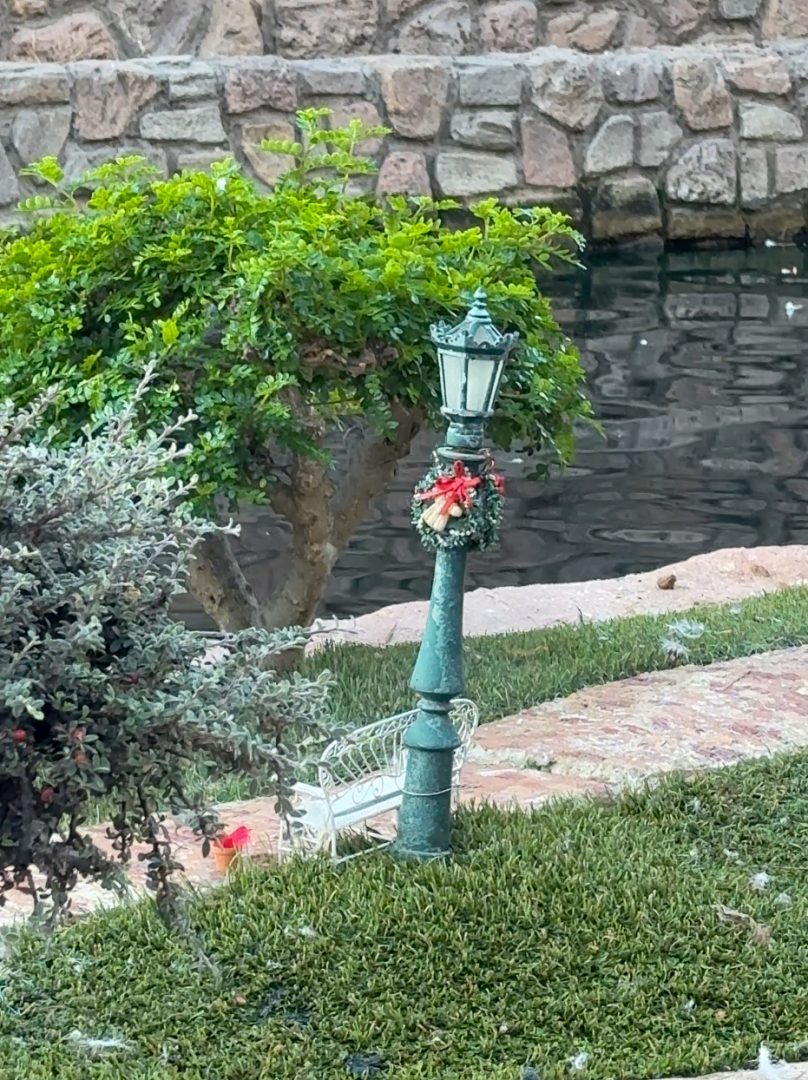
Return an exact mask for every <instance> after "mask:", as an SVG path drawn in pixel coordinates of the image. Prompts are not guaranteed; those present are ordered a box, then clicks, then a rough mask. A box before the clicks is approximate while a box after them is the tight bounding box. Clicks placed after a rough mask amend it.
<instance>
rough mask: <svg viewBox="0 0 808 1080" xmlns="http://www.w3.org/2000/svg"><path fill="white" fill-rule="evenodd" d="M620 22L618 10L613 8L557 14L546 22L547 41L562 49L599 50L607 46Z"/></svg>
mask: <svg viewBox="0 0 808 1080" xmlns="http://www.w3.org/2000/svg"><path fill="white" fill-rule="evenodd" d="M619 22H620V12H619V11H616V10H615V9H614V8H606V9H605V10H604V11H594V12H592V13H591V14H586V13H585V12H571V13H570V14H568V15H557V16H556V17H555V18H554V19H551V20H550V21H549V22H548V24H547V42H548V44H549V45H558V46H560V47H561V48H563V49H566V48H569V49H581V50H582V51H583V52H601V51H602V50H603V49H605V48H606V47H607V45H608V44H609V42H610V41H611V39H612V35H613V34H614V32H615V30H616V29H617V24H618V23H619Z"/></svg>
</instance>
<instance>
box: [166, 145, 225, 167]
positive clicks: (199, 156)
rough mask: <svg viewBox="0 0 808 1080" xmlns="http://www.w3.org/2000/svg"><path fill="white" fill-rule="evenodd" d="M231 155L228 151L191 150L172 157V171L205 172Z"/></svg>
mask: <svg viewBox="0 0 808 1080" xmlns="http://www.w3.org/2000/svg"><path fill="white" fill-rule="evenodd" d="M230 155H231V151H230V150H191V151H187V152H183V153H177V154H175V155H174V171H175V172H181V171H182V170H183V169H190V170H191V171H192V172H207V170H208V169H209V168H210V167H211V165H213V164H214V162H216V161H223V160H224V159H225V158H226V157H229V156H230Z"/></svg>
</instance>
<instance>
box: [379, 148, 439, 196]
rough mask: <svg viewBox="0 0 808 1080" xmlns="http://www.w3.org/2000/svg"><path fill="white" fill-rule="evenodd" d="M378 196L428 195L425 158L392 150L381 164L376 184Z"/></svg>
mask: <svg viewBox="0 0 808 1080" xmlns="http://www.w3.org/2000/svg"><path fill="white" fill-rule="evenodd" d="M376 192H377V194H379V195H430V194H431V193H432V185H431V184H430V182H429V173H428V172H427V167H426V158H425V157H424V155H423V154H419V153H417V152H415V151H411V150H394V151H393V152H392V153H390V154H388V155H387V157H386V158H385V159H384V161H383V162H382V167H381V169H380V170H379V179H378V182H377V184H376Z"/></svg>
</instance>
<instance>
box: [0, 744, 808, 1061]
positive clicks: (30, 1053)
mask: <svg viewBox="0 0 808 1080" xmlns="http://www.w3.org/2000/svg"><path fill="white" fill-rule="evenodd" d="M456 844H457V850H458V855H457V858H456V860H455V861H453V862H451V863H449V864H446V865H441V864H432V865H426V866H422V865H416V866H413V865H399V864H397V863H396V862H395V861H394V860H393V859H392V858H390V857H388V856H371V857H368V858H364V859H359V860H357V861H356V862H354V863H352V864H348V865H347V866H346V867H343V868H341V869H336V870H335V869H333V868H332V867H331V866H330V865H329V864H326V863H318V862H309V863H295V862H293V863H289V864H284V865H283V866H282V867H280V868H274V869H268V870H260V869H252V870H250V871H249V872H246V873H244V874H242V875H241V876H240V877H239V878H238V879H237V880H236V881H235V882H234V883H233V884H232V886H230V887H227V888H223V889H221V890H219V891H217V892H215V893H211V894H208V896H206V897H204V898H202V899H198V900H196V901H195V902H194V904H193V906H192V908H191V911H190V922H191V926H192V928H193V931H194V932H195V941H196V946H193V947H192V945H191V944H190V942H189V940H188V939H186V938H184V937H183V936H182V935H180V934H177V933H174V934H171V933H168V932H167V931H166V930H165V929H164V928H163V926H162V925H161V924H160V923H159V922H158V920H157V919H156V917H155V916H154V914H153V913H152V911H151V909H150V908H149V907H148V906H146V905H141V906H138V907H135V908H132V909H127V910H122V911H118V912H111V913H107V914H104V915H102V916H98V917H93V918H88V919H86V920H83V921H81V922H79V923H78V924H77V925H75V926H73V927H70V928H67V929H64V930H62V931H60V932H58V933H57V934H56V936H55V937H54V938H52V939H51V940H38V939H35V938H33V937H30V936H25V937H23V938H22V940H21V941H20V942H19V943H18V946H17V951H16V953H15V954H14V955H11V956H8V957H7V958H6V961H5V969H4V970H3V972H2V975H1V976H0V1076H2V1078H3V1080H102V1078H103V1080H180V1078H182V1080H331V1078H333V1080H337V1078H344V1077H346V1076H348V1075H349V1072H348V1070H347V1068H346V1061H350V1060H351V1059H352V1056H353V1055H378V1059H376V1063H377V1064H378V1065H379V1066H381V1067H384V1071H382V1072H379V1073H377V1075H379V1076H383V1077H386V1078H387V1080H427V1078H429V1080H432V1078H435V1080H437V1078H440V1080H519V1077H520V1075H521V1069H522V1067H523V1066H524V1065H528V1064H529V1065H531V1066H533V1067H534V1068H535V1069H536V1070H538V1072H539V1074H540V1075H541V1077H542V1078H543V1080H560V1078H561V1077H569V1076H570V1075H571V1073H570V1068H569V1065H568V1062H569V1059H571V1058H573V1057H575V1056H576V1055H578V1054H586V1055H588V1058H587V1059H586V1060H587V1064H586V1067H585V1069H584V1070H583V1071H581V1072H580V1073H578V1074H574V1075H578V1076H579V1077H580V1078H581V1080H606V1078H613V1077H614V1078H616V1077H620V1078H623V1077H625V1078H628V1077H632V1078H645V1077H649V1078H650V1077H657V1076H666V1075H667V1076H669V1075H673V1074H695V1073H698V1072H703V1071H708V1070H713V1069H720V1068H724V1067H733V1066H735V1067H737V1066H742V1065H744V1064H745V1063H748V1062H750V1061H751V1060H752V1059H753V1058H754V1057H755V1055H756V1053H757V1049H758V1046H759V1044H760V1043H761V1042H762V1041H766V1042H767V1043H768V1044H769V1045H770V1046H771V1047H772V1048H773V1050H774V1051H775V1052H777V1053H780V1054H784V1055H785V1056H787V1057H790V1058H791V1060H795V1059H797V1058H799V1056H800V1055H804V1054H805V1053H806V1049H807V1048H808V980H806V978H805V972H806V970H808V876H807V875H806V869H808V856H806V848H807V847H808V755H806V754H804V753H800V754H792V755H788V756H781V757H778V758H774V759H770V760H764V761H758V762H755V763H746V764H743V765H741V766H736V767H733V768H729V769H724V770H719V771H714V772H710V773H707V774H704V775H701V776H698V777H697V778H695V779H692V780H688V779H685V778H682V777H670V778H667V779H665V780H663V781H662V782H660V783H659V784H658V785H657V786H655V787H654V788H653V789H651V790H648V791H646V792H643V793H638V794H632V795H627V796H625V797H621V798H620V799H618V800H616V801H615V802H613V803H610V804H602V803H601V804H599V803H594V802H588V801H566V802H563V803H558V804H556V805H554V806H551V807H547V808H544V809H542V810H540V811H536V812H534V813H532V814H522V813H513V814H507V813H503V812H500V811H495V810H493V809H483V810H464V811H463V812H462V813H461V814H460V815H459V817H458V825H457V836H456ZM762 873H765V874H768V875H770V881H769V882H768V885H767V887H766V888H763V889H760V890H757V889H755V888H754V885H753V881H752V879H753V878H754V875H758V874H762ZM764 880H765V879H764ZM718 904H723V905H726V906H727V907H729V908H733V909H737V910H738V911H741V912H743V913H745V914H747V915H749V916H751V917H752V918H754V920H756V921H757V923H758V924H760V925H762V926H765V927H768V928H769V929H770V931H771V943H770V944H769V945H766V944H761V943H760V941H759V940H756V938H755V936H754V934H753V933H751V932H750V928H749V927H747V926H744V925H734V924H732V923H724V922H722V921H720V920H719V918H718V915H717V911H716V905H718ZM82 1038H89V1039H109V1038H112V1039H120V1040H123V1041H124V1043H125V1044H126V1045H125V1048H123V1049H119V1050H117V1051H113V1052H109V1051H107V1052H106V1053H100V1054H99V1053H98V1052H97V1053H96V1055H95V1056H93V1055H92V1054H91V1053H90V1052H89V1051H88V1050H87V1049H86V1047H85V1046H84V1044H82V1042H81V1039H82ZM373 1060H374V1059H372V1058H369V1057H365V1058H364V1059H357V1058H355V1057H353V1064H354V1066H357V1067H358V1066H359V1065H360V1064H361V1063H362V1061H364V1062H365V1063H367V1062H368V1061H373Z"/></svg>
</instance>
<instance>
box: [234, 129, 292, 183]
mask: <svg viewBox="0 0 808 1080" xmlns="http://www.w3.org/2000/svg"><path fill="white" fill-rule="evenodd" d="M294 137H295V127H294V124H293V123H292V121H291V120H290V119H289V118H288V117H284V116H279V117H277V118H275V119H273V120H270V121H268V122H266V123H262V124H245V125H244V126H243V127H242V129H241V149H242V151H243V153H244V156H245V157H246V158H247V160H248V161H249V163H250V165H251V166H252V170H253V172H254V173H255V175H256V176H257V177H258V179H259V180H261V181H262V182H263V183H264V184H266V185H267V186H268V187H272V186H273V184H276V183H277V181H278V179H279V178H280V177H281V176H283V174H284V173H285V172H288V171H289V169H290V168H291V167H292V165H293V161H292V158H291V157H289V155H288V154H273V153H271V152H270V151H268V150H262V149H261V143H262V142H263V140H264V139H282V140H284V141H286V142H288V141H290V140H293V139H294Z"/></svg>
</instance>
